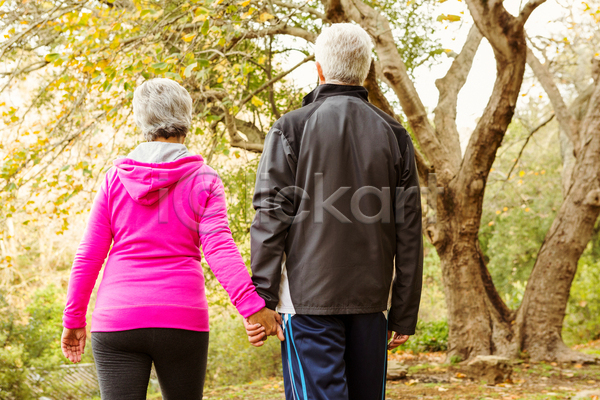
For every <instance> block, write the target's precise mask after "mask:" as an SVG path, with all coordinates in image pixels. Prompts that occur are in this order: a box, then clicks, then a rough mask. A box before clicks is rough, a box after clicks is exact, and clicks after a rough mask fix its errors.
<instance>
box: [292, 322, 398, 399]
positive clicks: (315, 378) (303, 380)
mask: <svg viewBox="0 0 600 400" xmlns="http://www.w3.org/2000/svg"><path fill="white" fill-rule="evenodd" d="M282 318H283V326H284V333H285V341H284V342H282V343H281V356H282V363H283V382H284V386H285V398H286V399H287V400H382V399H385V397H384V396H385V375H386V369H387V320H386V318H385V315H384V314H383V313H382V312H379V313H373V314H351V315H289V314H283V315H282Z"/></svg>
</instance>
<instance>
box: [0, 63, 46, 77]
mask: <svg viewBox="0 0 600 400" xmlns="http://www.w3.org/2000/svg"><path fill="white" fill-rule="evenodd" d="M48 64H50V63H49V62H48V61H38V62H35V63H33V64H29V65H27V66H25V67H23V68H21V69H19V70H14V71H10V72H0V76H17V75H20V74H27V73H29V72H33V71H37V70H38V69H41V68H44V67H45V66H46V65H48Z"/></svg>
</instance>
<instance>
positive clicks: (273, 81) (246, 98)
mask: <svg viewBox="0 0 600 400" xmlns="http://www.w3.org/2000/svg"><path fill="white" fill-rule="evenodd" d="M314 59H315V56H314V55H312V56H308V57H306V58H305V59H304V60H302V61H300V62H299V63H298V64H296V65H294V66H293V67H292V68H290V69H288V70H287V71H283V72H282V73H280V74H279V75H277V76H275V77H273V78H272V79H271V80H269V81H268V82H265V83H264V84H263V85H261V86H260V87H259V88H258V89H256V90H254V91H253V92H252V93H250V94H249V95H248V96H246V97H245V98H244V99H243V100H242V101H241V102H240V104H239V105H238V106H239V108H240V109H241V108H242V107H243V106H244V104H246V103H247V102H249V101H250V100H252V97H254V96H256V95H257V94H258V93H260V92H262V91H263V90H265V89H266V88H268V87H269V86H271V85H272V84H274V83H275V82H277V81H279V80H281V79H283V78H284V77H285V76H287V75H289V74H290V73H291V72H293V71H294V70H295V69H296V68H298V67H300V66H301V65H303V64H306V63H307V62H309V61H312V60H314Z"/></svg>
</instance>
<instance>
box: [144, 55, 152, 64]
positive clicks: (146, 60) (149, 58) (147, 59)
mask: <svg viewBox="0 0 600 400" xmlns="http://www.w3.org/2000/svg"><path fill="white" fill-rule="evenodd" d="M142 62H143V63H144V64H150V63H151V62H152V57H150V56H148V57H146V58H144V59H143V60H142Z"/></svg>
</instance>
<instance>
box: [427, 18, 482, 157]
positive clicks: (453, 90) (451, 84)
mask: <svg viewBox="0 0 600 400" xmlns="http://www.w3.org/2000/svg"><path fill="white" fill-rule="evenodd" d="M482 38H483V35H482V34H481V32H479V29H477V26H476V25H473V26H472V27H471V30H470V31H469V35H468V36H467V41H466V42H465V45H464V46H463V49H462V50H461V52H460V54H459V55H458V56H457V57H456V58H455V59H454V61H453V62H452V65H451V66H450V69H449V70H448V73H447V74H446V75H445V76H444V77H443V78H441V79H438V80H436V81H435V86H436V87H437V88H438V91H439V93H440V97H439V100H438V104H437V106H436V108H435V109H434V110H433V112H434V114H435V119H434V122H435V129H436V132H437V134H438V137H439V138H440V141H441V142H442V143H443V145H444V146H446V147H447V148H448V149H449V152H450V154H451V155H452V160H453V161H454V163H455V168H457V169H458V166H459V164H460V160H461V159H462V153H461V149H460V139H459V134H458V129H457V127H456V104H457V102H458V93H459V92H460V90H461V89H462V87H463V86H464V84H465V82H466V81H467V77H468V75H469V71H470V70H471V67H472V65H473V58H474V57H475V54H476V53H477V49H478V48H479V44H480V43H481V39H482Z"/></svg>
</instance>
